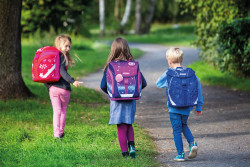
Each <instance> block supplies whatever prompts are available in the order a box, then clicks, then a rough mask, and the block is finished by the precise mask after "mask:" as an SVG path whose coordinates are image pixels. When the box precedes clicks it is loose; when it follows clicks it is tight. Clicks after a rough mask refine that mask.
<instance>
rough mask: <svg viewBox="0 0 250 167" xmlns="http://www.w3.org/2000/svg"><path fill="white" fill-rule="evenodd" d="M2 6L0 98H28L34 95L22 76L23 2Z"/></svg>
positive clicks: (4, 0)
mask: <svg viewBox="0 0 250 167" xmlns="http://www.w3.org/2000/svg"><path fill="white" fill-rule="evenodd" d="M0 4H1V5H0V98H1V99H10V98H27V97H30V96H32V95H33V94H32V93H31V92H30V91H29V89H28V88H27V87H26V86H25V84H24V81H23V78H22V75H21V25H20V19H21V9H22V0H0ZM30 63H32V62H30ZM30 68H31V67H30ZM30 75H31V74H30Z"/></svg>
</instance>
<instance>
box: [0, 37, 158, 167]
mask: <svg viewBox="0 0 250 167" xmlns="http://www.w3.org/2000/svg"><path fill="white" fill-rule="evenodd" d="M79 40H80V39H79ZM73 42H74V40H73ZM28 44H29V42H28V41H24V42H23V46H22V55H23V56H22V75H23V78H24V81H25V83H26V85H27V86H28V88H29V89H30V90H31V91H32V92H33V93H34V94H35V95H36V97H34V98H30V99H27V100H20V99H19V100H8V101H0V122H1V124H0V132H1V135H0V166H6V167H7V166H8V167H9V166H22V167H32V166H33V167H40V166H46V167H47V166H48V167H51V166H53V167H54V166H55V167H56V166H60V167H61V166H63V167H64V166H65V167H70V166H72V167H73V166H82V167H83V166H84V167H85V166H91V167H92V166H138V167H139V166H157V162H156V161H155V160H154V158H153V157H154V155H155V154H156V152H155V151H154V148H155V146H154V144H153V142H152V139H151V138H150V137H149V136H148V135H147V134H146V132H144V131H143V130H142V129H141V128H140V127H139V126H138V125H136V124H135V125H134V131H135V143H136V149H138V155H139V156H138V157H137V158H136V159H123V158H122V156H121V151H120V147H119V143H118V138H117V129H116V126H110V125H108V121H109V103H108V102H107V101H106V100H104V98H103V95H102V94H101V93H99V92H96V91H94V90H92V89H87V88H84V87H81V88H73V87H72V93H71V99H70V103H69V106H68V111H67V119H66V127H65V137H64V139H63V140H62V142H58V141H55V140H54V137H53V127H52V126H53V123H52V117H53V112H52V106H51V102H50V100H49V95H48V91H47V90H46V88H45V86H44V85H43V84H41V83H35V82H32V80H31V62H32V60H33V57H34V53H35V51H36V49H37V48H39V47H40V45H39V44H34V43H33V44H32V45H28ZM74 44H75V46H74V45H73V49H74V51H75V52H76V53H77V54H78V56H79V57H80V58H81V59H82V62H77V65H76V66H74V67H73V68H69V73H70V74H71V75H72V76H74V77H75V78H78V77H80V76H82V75H86V74H88V73H89V72H93V71H96V70H98V69H100V68H102V67H103V65H104V63H105V62H106V59H107V56H108V53H109V48H108V47H107V46H104V45H100V46H97V44H95V43H94V42H91V41H85V42H84V43H83V44H81V43H80V42H78V41H77V40H75V42H74ZM98 45H99V44H98ZM133 52H135V53H134V54H135V55H137V56H138V55H140V54H141V52H140V51H133Z"/></svg>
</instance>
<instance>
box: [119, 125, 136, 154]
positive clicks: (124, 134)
mask: <svg viewBox="0 0 250 167" xmlns="http://www.w3.org/2000/svg"><path fill="white" fill-rule="evenodd" d="M117 130H118V140H119V143H120V147H121V151H122V152H125V151H128V144H127V142H130V141H134V129H133V126H132V124H117Z"/></svg>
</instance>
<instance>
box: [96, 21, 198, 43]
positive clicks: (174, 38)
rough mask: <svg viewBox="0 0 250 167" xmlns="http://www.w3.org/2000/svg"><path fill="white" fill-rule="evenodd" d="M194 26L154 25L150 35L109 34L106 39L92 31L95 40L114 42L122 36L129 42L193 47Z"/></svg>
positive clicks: (97, 32)
mask: <svg viewBox="0 0 250 167" xmlns="http://www.w3.org/2000/svg"><path fill="white" fill-rule="evenodd" d="M194 28H195V27H194V24H179V25H178V27H174V25H173V24H154V25H152V28H151V30H150V33H149V34H142V35H136V34H134V32H133V33H132V34H127V35H113V32H112V33H109V32H107V33H106V35H105V37H103V38H100V37H99V31H97V29H94V30H92V31H91V32H92V36H93V37H94V39H95V40H109V41H111V40H113V39H114V38H115V37H117V36H122V37H124V38H125V39H127V41H128V42H138V43H154V44H162V45H170V46H192V42H193V41H194V40H195V35H194Z"/></svg>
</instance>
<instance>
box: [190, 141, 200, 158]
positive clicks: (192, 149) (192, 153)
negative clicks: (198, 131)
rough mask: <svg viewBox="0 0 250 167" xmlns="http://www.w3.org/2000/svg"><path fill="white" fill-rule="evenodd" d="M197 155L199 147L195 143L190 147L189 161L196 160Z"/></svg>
mask: <svg viewBox="0 0 250 167" xmlns="http://www.w3.org/2000/svg"><path fill="white" fill-rule="evenodd" d="M197 153H198V146H197V143H196V142H195V141H194V142H193V143H192V144H191V146H190V147H189V154H188V158H189V159H192V158H195V157H196V156H197Z"/></svg>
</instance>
